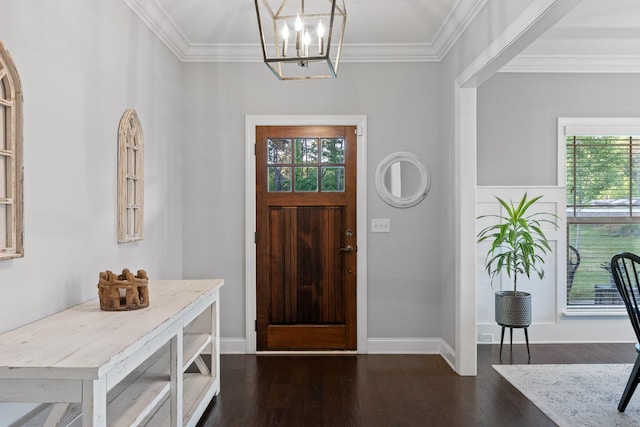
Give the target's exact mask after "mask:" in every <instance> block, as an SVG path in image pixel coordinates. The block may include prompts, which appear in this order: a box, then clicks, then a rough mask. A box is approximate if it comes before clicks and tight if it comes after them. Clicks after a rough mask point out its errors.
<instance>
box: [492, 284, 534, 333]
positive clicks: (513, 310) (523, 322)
mask: <svg viewBox="0 0 640 427" xmlns="http://www.w3.org/2000/svg"><path fill="white" fill-rule="evenodd" d="M495 307H496V323H498V325H500V326H507V327H511V328H526V327H528V326H529V325H531V294H530V293H528V292H514V291H498V292H496V303H495Z"/></svg>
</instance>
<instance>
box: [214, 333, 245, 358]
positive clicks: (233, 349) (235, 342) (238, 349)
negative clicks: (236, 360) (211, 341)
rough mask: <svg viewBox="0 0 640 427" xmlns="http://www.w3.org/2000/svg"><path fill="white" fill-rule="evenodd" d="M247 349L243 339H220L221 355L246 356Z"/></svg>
mask: <svg viewBox="0 0 640 427" xmlns="http://www.w3.org/2000/svg"><path fill="white" fill-rule="evenodd" d="M246 349H247V347H246V342H245V339H244V338H243V337H237V338H220V354H246V352H247V351H246Z"/></svg>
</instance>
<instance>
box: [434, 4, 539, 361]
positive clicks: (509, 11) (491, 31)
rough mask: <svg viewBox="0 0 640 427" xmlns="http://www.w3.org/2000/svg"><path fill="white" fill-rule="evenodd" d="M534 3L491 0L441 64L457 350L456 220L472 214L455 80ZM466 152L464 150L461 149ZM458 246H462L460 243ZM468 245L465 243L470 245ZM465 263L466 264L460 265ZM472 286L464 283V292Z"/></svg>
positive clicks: (446, 303) (447, 300) (452, 329)
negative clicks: (462, 170) (464, 188)
mask: <svg viewBox="0 0 640 427" xmlns="http://www.w3.org/2000/svg"><path fill="white" fill-rule="evenodd" d="M531 3H532V2H531V0H492V1H490V2H487V4H486V5H485V7H484V8H483V9H482V10H481V11H480V12H479V13H478V15H477V16H476V17H475V18H474V20H473V22H472V23H471V24H470V25H469V27H468V28H467V30H466V31H465V32H464V33H463V34H462V36H461V37H460V38H459V39H458V41H457V42H456V43H455V45H454V46H453V47H452V49H451V50H450V52H449V53H448V54H447V56H446V57H445V58H444V60H443V61H442V63H441V67H442V71H441V72H442V82H441V84H440V95H439V98H440V108H439V114H440V125H439V126H440V137H441V140H440V144H441V145H442V146H443V160H442V161H443V170H444V172H443V188H442V199H441V200H440V204H441V212H442V213H441V216H442V219H443V221H442V224H440V227H441V229H442V231H443V233H444V235H445V236H447V238H446V239H444V240H443V242H442V246H441V248H440V265H441V269H440V272H441V274H442V277H441V281H442V300H441V302H440V304H441V306H442V335H441V336H442V338H443V339H444V340H445V341H446V342H447V343H448V344H449V346H450V347H451V348H453V349H454V350H456V281H457V280H460V272H459V271H457V268H456V265H455V261H456V259H457V257H459V256H460V254H459V253H458V249H459V248H456V239H458V238H459V236H457V235H456V233H457V230H456V218H457V217H458V218H461V217H467V219H468V216H469V215H472V216H473V218H475V213H474V212H471V211H464V212H456V200H455V197H456V192H457V191H458V190H459V188H458V187H457V185H456V183H457V181H459V177H457V176H456V157H455V148H456V147H455V143H456V141H455V132H456V129H455V123H456V122H455V113H456V112H455V103H456V96H455V87H456V80H457V79H458V78H459V77H460V75H461V74H462V73H463V72H464V71H465V70H466V69H467V67H469V66H470V65H471V64H472V63H473V61H474V60H475V59H476V58H477V57H478V56H479V55H480V54H481V53H483V51H484V50H485V49H487V47H489V46H490V45H491V43H493V42H494V40H495V39H496V38H497V37H498V36H500V35H501V34H502V33H503V32H504V31H505V30H506V29H507V28H508V27H509V25H511V24H512V23H513V21H514V20H516V19H517V17H518V16H519V15H520V14H522V13H523V11H525V10H526V9H527V7H529V6H530V5H531ZM461 149H464V147H461ZM458 243H459V242H458ZM468 243H469V242H465V244H468ZM461 262H465V261H461ZM470 286H473V284H471V283H463V284H462V289H463V291H464V289H468V288H469V287H470Z"/></svg>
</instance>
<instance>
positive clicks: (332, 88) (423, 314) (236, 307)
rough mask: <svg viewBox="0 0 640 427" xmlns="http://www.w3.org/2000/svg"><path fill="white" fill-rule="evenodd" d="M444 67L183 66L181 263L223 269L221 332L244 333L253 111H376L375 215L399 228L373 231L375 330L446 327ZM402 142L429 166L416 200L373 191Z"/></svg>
mask: <svg viewBox="0 0 640 427" xmlns="http://www.w3.org/2000/svg"><path fill="white" fill-rule="evenodd" d="M438 70H439V65H438V64H354V63H344V64H341V67H340V77H339V78H338V79H337V80H332V81H305V82H295V81H294V82H281V81H278V80H277V79H276V78H275V77H274V76H273V75H272V74H271V72H270V71H269V70H268V68H267V67H266V66H265V65H264V64H186V65H185V73H184V87H185V91H186V93H185V99H187V100H188V102H187V103H185V108H184V116H185V125H186V126H185V129H186V137H185V142H186V144H188V146H187V149H185V156H184V180H183V200H184V203H185V206H186V207H187V208H186V209H185V211H184V213H183V224H184V228H183V251H184V252H183V253H184V257H183V259H184V267H183V270H184V275H185V277H207V276H221V277H224V278H225V287H224V288H223V289H222V299H223V301H224V304H223V305H222V307H221V316H222V320H221V328H222V332H221V335H222V336H223V337H244V322H245V307H244V305H245V295H244V256H245V254H244V239H245V236H244V225H245V218H244V193H245V182H244V176H245V175H244V173H245V172H244V165H245V155H253V154H252V153H245V134H244V120H245V116H246V115H260V114H271V115H278V114H281V115H291V114H305V115H323V114H324V115H328V114H331V115H340V114H343V115H352V114H355V115H367V116H368V126H369V128H368V139H367V142H368V146H367V155H368V161H367V168H368V175H369V176H368V183H367V184H368V195H367V197H368V216H369V219H370V218H390V219H391V233H389V234H377V233H376V234H369V236H368V244H369V247H368V255H369V260H368V267H369V268H368V315H369V321H368V330H369V337H370V338H372V337H417V338H427V337H432V338H433V337H440V335H441V330H440V314H441V313H440V290H441V285H440V280H439V279H440V277H441V266H440V259H439V254H440V249H439V248H440V246H441V242H442V240H443V239H445V238H447V237H446V236H445V235H444V234H443V230H442V228H441V222H442V219H441V216H440V215H441V210H440V205H441V198H442V185H443V179H442V173H443V170H442V168H441V167H442V161H441V155H442V154H441V151H442V144H441V143H440V139H439V134H438V117H439V114H440V113H439V102H438V82H439V78H440V75H439V73H438ZM395 151H412V152H415V153H416V154H418V155H419V156H421V157H422V158H423V159H424V160H425V161H426V163H427V164H428V165H429V167H430V168H431V173H432V181H433V182H432V187H431V188H432V190H431V192H430V193H429V195H428V196H427V198H426V199H425V200H424V201H423V202H422V203H421V204H419V205H418V206H416V207H413V208H410V209H394V208H392V207H390V206H388V205H386V204H385V203H383V202H382V201H381V200H380V199H379V198H378V196H377V194H376V193H375V188H374V180H373V173H374V171H375V168H376V165H377V164H378V162H379V161H380V160H381V159H382V158H383V157H384V156H386V155H387V154H389V153H391V152H395ZM368 224H370V220H369V221H368ZM368 227H369V228H370V225H369V226H368ZM359 232H360V233H362V232H368V230H359Z"/></svg>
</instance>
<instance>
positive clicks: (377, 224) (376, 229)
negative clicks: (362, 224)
mask: <svg viewBox="0 0 640 427" xmlns="http://www.w3.org/2000/svg"><path fill="white" fill-rule="evenodd" d="M371 232H372V233H390V232H391V220H390V219H389V218H382V219H379V218H372V219H371Z"/></svg>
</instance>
